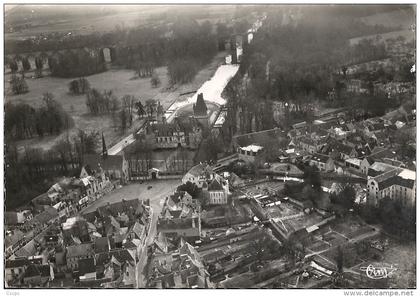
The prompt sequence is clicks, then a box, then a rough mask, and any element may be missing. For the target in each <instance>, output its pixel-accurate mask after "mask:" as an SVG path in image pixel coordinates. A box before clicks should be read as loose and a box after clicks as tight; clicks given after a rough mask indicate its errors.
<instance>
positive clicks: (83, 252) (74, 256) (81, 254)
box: [66, 242, 95, 270]
mask: <svg viewBox="0 0 420 297" xmlns="http://www.w3.org/2000/svg"><path fill="white" fill-rule="evenodd" d="M66 250H67V253H66V261H67V268H68V269H69V270H77V269H78V267H79V260H80V259H87V258H92V257H93V256H94V255H95V249H94V244H93V243H90V242H89V243H81V244H76V245H71V246H68V247H66Z"/></svg>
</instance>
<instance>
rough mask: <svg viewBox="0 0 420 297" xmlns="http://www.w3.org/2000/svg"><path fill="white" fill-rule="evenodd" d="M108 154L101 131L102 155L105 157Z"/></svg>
mask: <svg viewBox="0 0 420 297" xmlns="http://www.w3.org/2000/svg"><path fill="white" fill-rule="evenodd" d="M107 156H108V150H107V148H106V144H105V137H104V133H102V157H104V158H106V157H107Z"/></svg>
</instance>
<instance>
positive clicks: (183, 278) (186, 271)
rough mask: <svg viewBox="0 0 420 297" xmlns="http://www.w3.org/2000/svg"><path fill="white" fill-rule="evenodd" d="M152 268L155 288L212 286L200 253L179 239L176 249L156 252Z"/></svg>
mask: <svg viewBox="0 0 420 297" xmlns="http://www.w3.org/2000/svg"><path fill="white" fill-rule="evenodd" d="M152 270H153V272H154V273H153V277H152V282H153V283H154V287H156V288H168V289H169V288H203V289H204V288H209V287H212V284H211V282H210V279H209V273H208V272H207V270H206V269H205V266H204V264H203V262H202V259H201V257H200V255H199V254H198V252H197V251H196V250H195V249H194V247H192V246H191V244H189V243H188V242H185V241H184V240H181V241H180V245H179V248H178V249H177V250H175V251H172V252H166V253H160V254H156V255H155V257H154V261H153V268H152Z"/></svg>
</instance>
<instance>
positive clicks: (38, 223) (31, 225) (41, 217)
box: [23, 206, 58, 233]
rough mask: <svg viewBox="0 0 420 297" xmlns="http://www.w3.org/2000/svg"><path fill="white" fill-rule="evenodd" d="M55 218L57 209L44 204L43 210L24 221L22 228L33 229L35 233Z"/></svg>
mask: <svg viewBox="0 0 420 297" xmlns="http://www.w3.org/2000/svg"><path fill="white" fill-rule="evenodd" d="M57 219H58V211H57V210H56V209H55V208H54V207H52V206H46V207H45V210H44V211H42V212H41V213H39V214H37V215H36V216H34V217H33V219H32V220H30V221H27V222H25V223H24V226H23V228H24V229H25V230H34V231H35V232H36V233H37V232H39V231H40V230H42V229H44V228H46V227H47V226H48V225H50V224H51V223H52V222H54V221H55V220H57Z"/></svg>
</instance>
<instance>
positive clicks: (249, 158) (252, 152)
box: [238, 144, 264, 163]
mask: <svg viewBox="0 0 420 297" xmlns="http://www.w3.org/2000/svg"><path fill="white" fill-rule="evenodd" d="M238 153H239V159H241V160H243V161H245V162H247V163H261V162H263V161H264V148H263V147H262V146H260V145H256V144H251V145H248V146H245V147H240V148H239V149H238Z"/></svg>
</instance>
